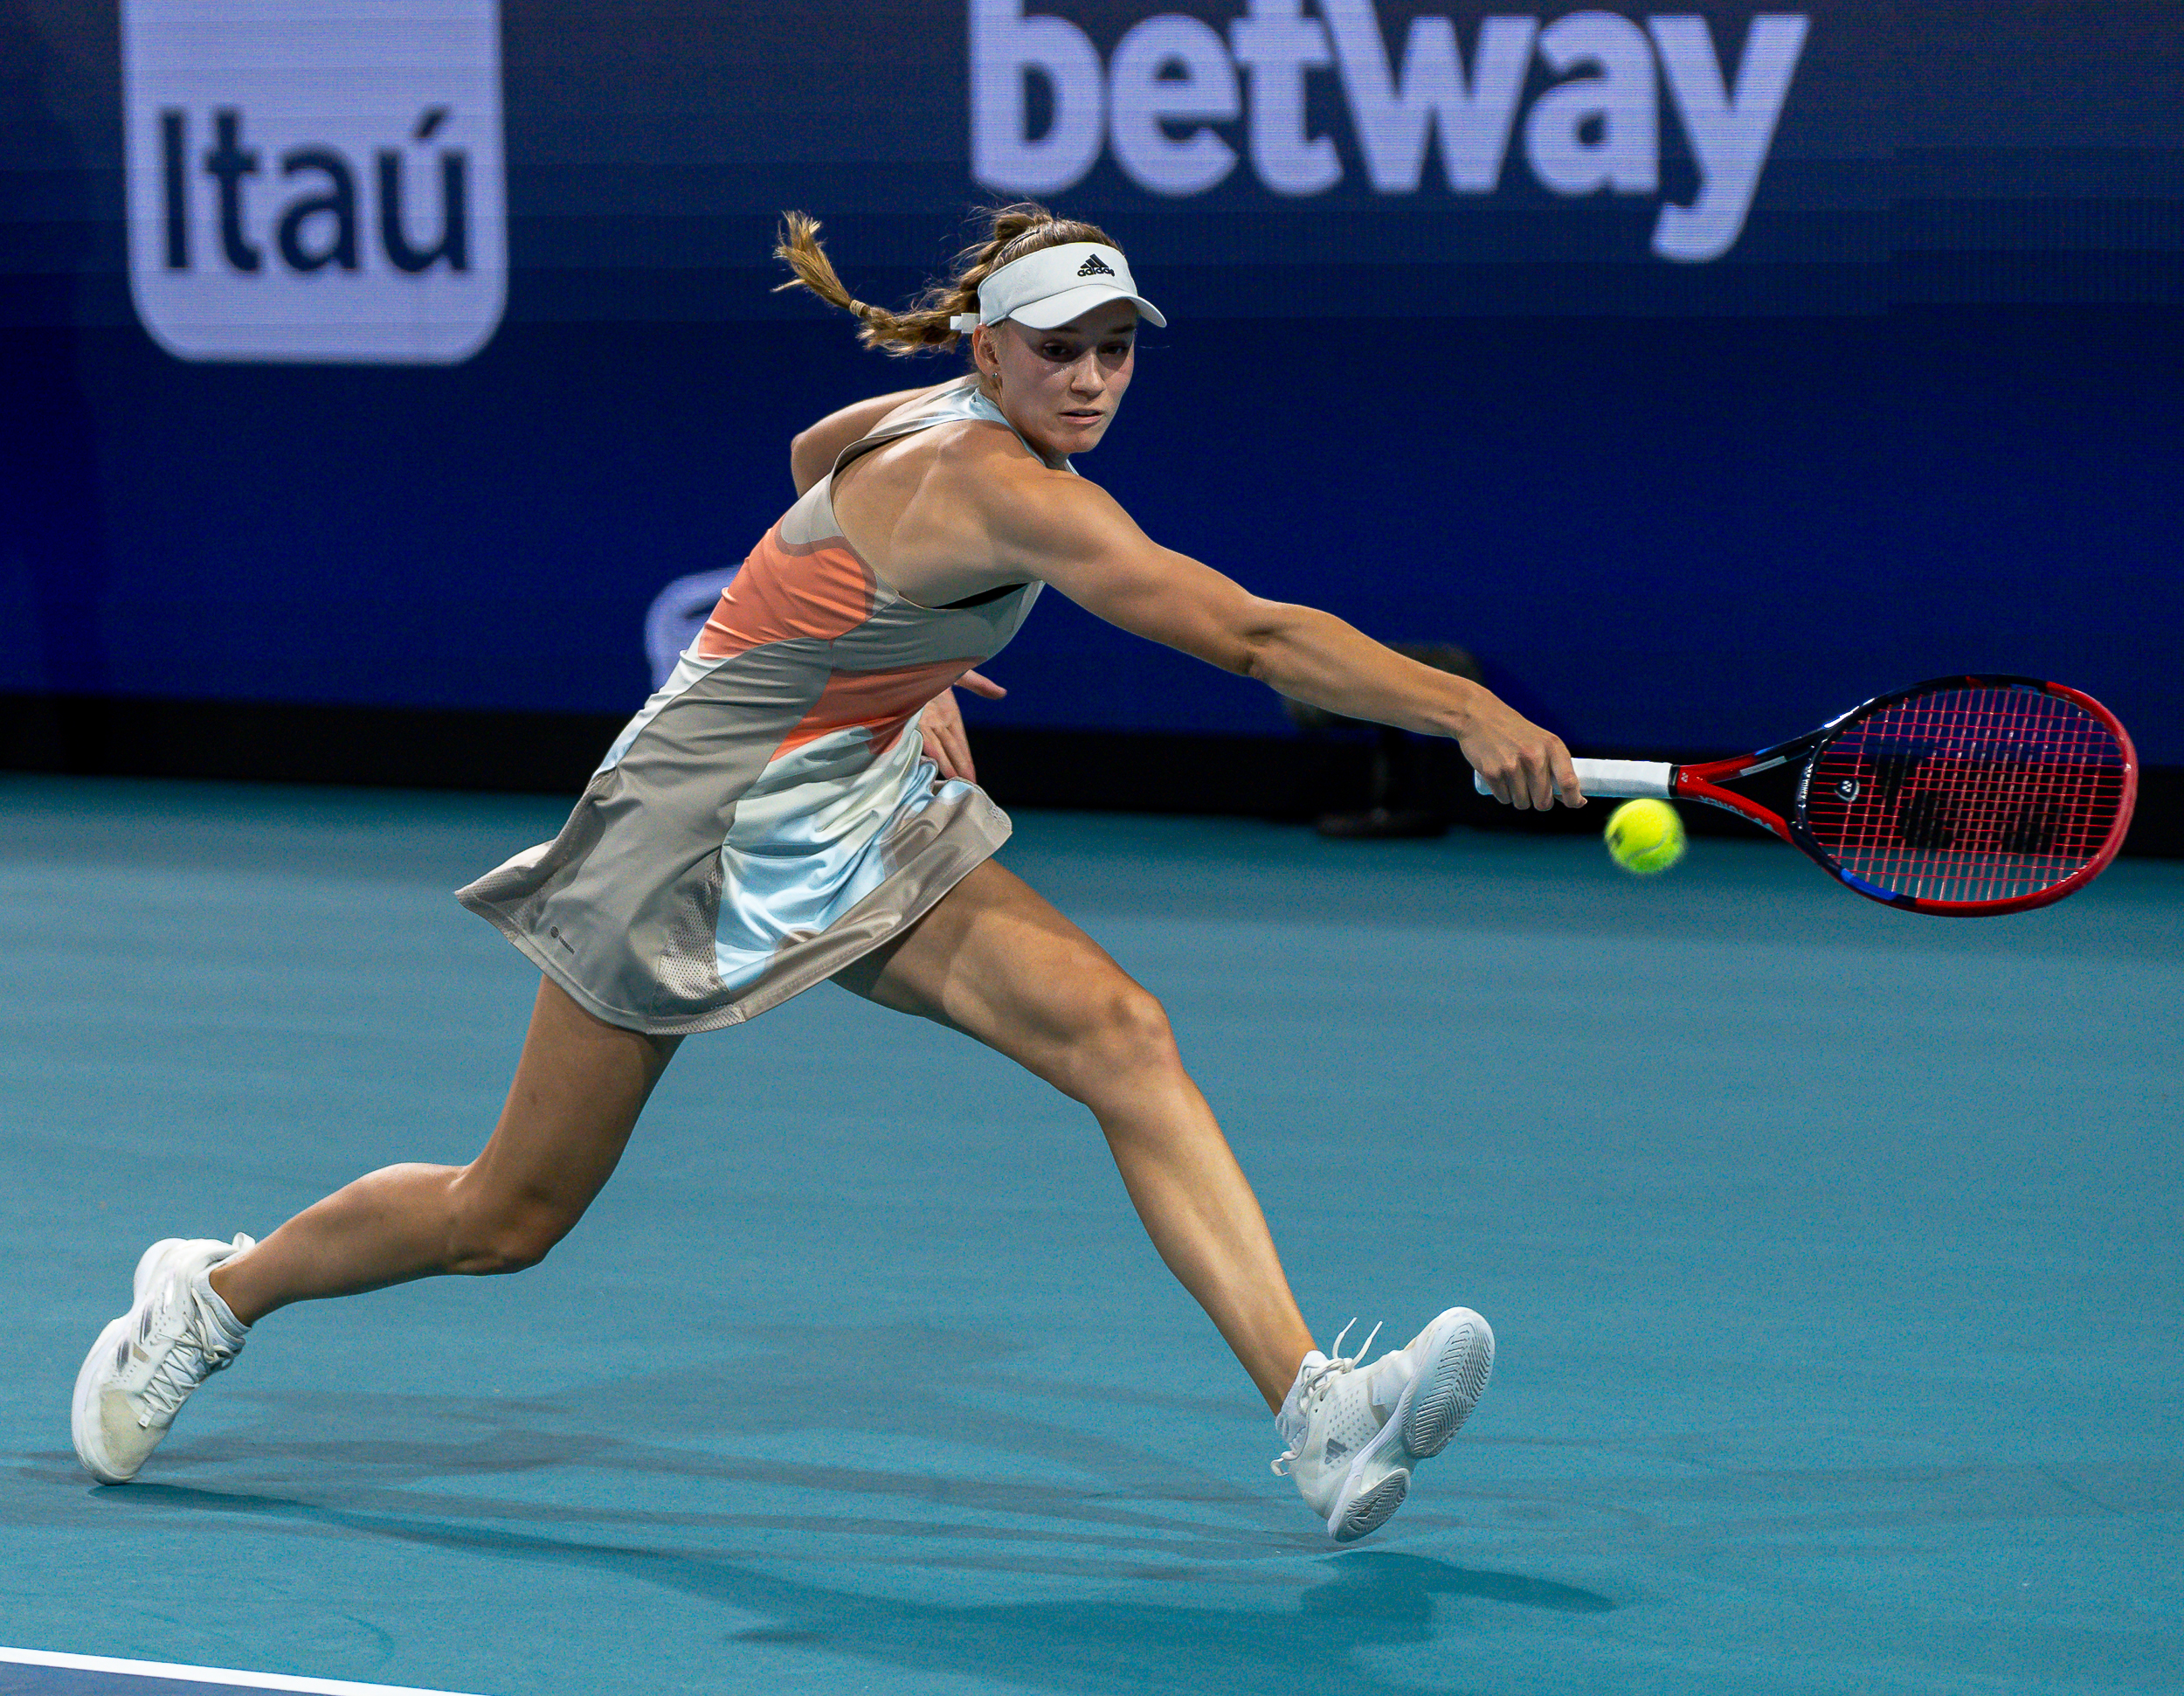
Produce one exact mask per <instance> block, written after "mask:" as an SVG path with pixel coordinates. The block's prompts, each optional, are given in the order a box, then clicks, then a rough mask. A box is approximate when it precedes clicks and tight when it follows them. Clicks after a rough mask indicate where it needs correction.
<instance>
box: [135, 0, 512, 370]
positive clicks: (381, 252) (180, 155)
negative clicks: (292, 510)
mask: <svg viewBox="0 0 2184 1696" xmlns="http://www.w3.org/2000/svg"><path fill="white" fill-rule="evenodd" d="M121 10H122V17H121V22H122V31H121V37H122V59H123V79H122V80H123V100H124V118H125V128H126V130H127V134H128V212H129V286H130V293H131V294H132V296H133V297H134V299H135V303H136V310H137V315H138V316H139V317H140V318H141V319H142V321H143V323H144V328H145V329H147V330H149V332H150V333H151V336H152V337H153V339H154V340H156V342H158V343H159V344H160V345H161V346H162V347H163V348H165V349H166V350H168V351H169V353H171V354H174V355H175V356H176V357H177V358H182V359H213V360H230V359H232V360H294V361H312V362H326V363H360V362H370V363H382V362H384V363H404V364H445V363H452V362H453V361H456V360H461V359H467V358H468V357H470V356H471V355H472V354H473V353H475V352H476V351H477V350H479V349H480V348H481V347H482V346H484V345H485V343H486V342H487V340H488V339H489V338H490V337H491V336H492V335H493V332H494V329H495V328H496V327H497V326H498V325H499V323H500V322H501V307H502V303H503V301H504V298H505V296H506V293H507V274H508V241H507V235H506V219H505V216H504V213H503V211H502V205H503V198H504V191H503V183H502V176H503V173H502V166H501V72H500V17H499V7H498V0H408V3H405V5H404V10H403V22H404V25H405V26H410V27H429V29H430V31H431V32H432V42H433V52H432V55H431V57H430V58H429V59H425V58H423V57H421V56H417V55H411V54H404V53H390V52H388V50H387V44H386V42H385V40H384V30H385V28H386V24H385V21H384V19H381V18H379V17H377V14H376V13H375V12H374V11H373V10H371V9H370V8H366V9H364V10H362V11H360V10H358V9H357V8H356V6H355V5H354V3H351V0H283V3H282V4H280V5H279V6H267V5H265V4H264V3H262V0H199V3H197V4H194V5H192V6H190V7H176V5H174V4H173V3H171V0H123V4H122V9H121Z"/></svg>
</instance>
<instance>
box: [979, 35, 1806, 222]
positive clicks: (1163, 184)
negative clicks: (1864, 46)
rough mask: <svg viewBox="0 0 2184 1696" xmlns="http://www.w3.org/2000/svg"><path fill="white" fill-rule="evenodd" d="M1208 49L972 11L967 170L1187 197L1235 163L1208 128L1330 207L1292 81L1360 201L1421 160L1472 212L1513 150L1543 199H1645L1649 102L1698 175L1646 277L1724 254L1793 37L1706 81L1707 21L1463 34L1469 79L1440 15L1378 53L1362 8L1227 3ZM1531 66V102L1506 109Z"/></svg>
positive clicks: (1740, 216) (1325, 157)
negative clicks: (1337, 92) (1435, 158)
mask: <svg viewBox="0 0 2184 1696" xmlns="http://www.w3.org/2000/svg"><path fill="white" fill-rule="evenodd" d="M1248 7H1249V9H1248V10H1247V11H1246V12H1245V13H1244V15H1243V16H1242V17H1239V18H1236V19H1235V20H1234V22H1232V23H1231V24H1229V26H1228V31H1227V34H1226V35H1225V36H1224V35H1223V34H1222V33H1221V32H1220V31H1218V30H1216V29H1214V28H1213V26H1212V25H1211V24H1206V23H1203V22H1201V21H1200V20H1199V19H1198V18H1195V17H1180V16H1174V15H1170V16H1165V17H1149V18H1146V19H1145V20H1144V22H1142V23H1140V24H1137V25H1136V26H1135V27H1134V28H1132V29H1131V30H1130V32H1129V33H1128V34H1126V35H1125V36H1123V38H1122V40H1121V41H1120V42H1119V43H1117V44H1116V48H1115V52H1114V54H1113V56H1112V57H1111V58H1110V59H1109V60H1108V62H1107V63H1106V64H1105V65H1102V64H1101V62H1100V55H1099V52H1098V50H1097V49H1096V48H1095V47H1094V45H1092V42H1091V40H1090V38H1089V37H1088V36H1086V34H1085V33H1084V31H1082V30H1080V29H1079V28H1078V27H1077V26H1076V25H1075V24H1072V23H1070V22H1068V20H1067V19H1066V18H1061V17H1049V16H1045V15H1037V14H1033V15H1027V14H1026V12H1025V10H1024V0H971V172H972V175H973V176H975V177H977V178H978V181H979V182H980V183H983V184H984V185H985V186H986V187H988V188H991V189H998V190H1002V191H1004V192H1008V193H1019V194H1054V193H1058V192H1060V191H1061V190H1064V189H1067V188H1068V187H1069V186H1070V185H1071V184H1073V183H1075V182H1077V181H1078V180H1079V179H1080V178H1082V177H1083V176H1084V175H1085V173H1086V172H1088V171H1089V170H1091V169H1092V167H1093V165H1094V164H1095V163H1097V161H1098V159H1099V157H1100V153H1101V150H1102V148H1105V149H1109V150H1111V151H1112V153H1113V155H1114V157H1115V162H1116V164H1117V165H1119V166H1120V167H1121V168H1122V170H1123V172H1124V174H1125V175H1127V176H1128V177H1130V180H1131V181H1133V182H1135V183H1137V184H1138V185H1139V186H1140V187H1142V188H1144V189H1147V190H1151V192H1152V193H1155V194H1162V195H1193V194H1203V193H1204V192H1205V191H1206V190H1208V189H1210V188H1212V187H1213V186H1214V185H1215V184H1216V183H1220V182H1221V181H1223V180H1224V179H1225V178H1227V177H1228V175H1229V174H1230V173H1231V172H1232V171H1234V170H1235V169H1236V167H1237V164H1238V163H1239V159H1238V154H1237V149H1236V148H1235V146H1234V145H1233V143H1232V141H1231V139H1230V138H1229V137H1227V136H1225V135H1222V134H1221V133H1220V132H1219V131H1218V130H1217V129H1216V128H1214V126H1216V125H1219V124H1224V123H1229V122H1232V121H1234V120H1236V119H1239V118H1241V119H1242V120H1243V125H1242V128H1243V134H1242V136H1241V141H1242V142H1243V151H1244V155H1245V156H1247V157H1248V159H1249V161H1250V168H1251V170H1252V171H1253V173H1254V175H1255V176H1256V177H1258V179H1259V181H1260V182H1261V183H1262V184H1264V185H1265V187H1266V188H1268V190H1272V191H1273V192H1274V193H1275V194H1282V195H1312V194H1319V193H1322V192H1324V190H1328V189H1330V188H1332V187H1334V185H1335V184H1336V183H1339V182H1340V181H1341V180H1342V177H1343V172H1344V165H1343V160H1342V157H1341V156H1340V155H1339V154H1338V153H1337V150H1336V146H1335V142H1334V141H1333V139H1332V138H1331V137H1330V136H1326V135H1313V134H1311V133H1310V128H1309V126H1308V124H1307V122H1306V118H1305V93H1306V83H1307V79H1308V78H1310V77H1313V76H1326V75H1330V74H1331V75H1332V77H1333V78H1334V79H1335V81H1336V83H1337V87H1339V88H1340V89H1341V91H1342V95H1343V99H1344V102H1345V104H1346V105H1347V107H1348V108H1349V115H1350V127H1351V135H1352V136H1353V137H1354V139H1355V153H1356V156H1357V158H1358V161H1359V162H1360V163H1362V164H1363V166H1364V169H1365V176H1366V177H1367V178H1368V179H1369V180H1370V181H1371V183H1372V187H1373V189H1374V190H1376V191H1377V192H1379V193H1381V194H1415V193H1417V192H1419V191H1420V189H1421V187H1422V186H1424V184H1425V182H1426V165H1427V151H1428V143H1429V142H1434V143H1437V151H1438V153H1439V155H1440V165H1441V176H1442V177H1443V180H1444V182H1445V183H1446V185H1447V188H1448V190H1449V191H1450V192H1452V193H1455V194H1491V193H1493V192H1494V190H1496V188H1497V187H1498V186H1499V185H1500V183H1501V180H1502V172H1503V167H1504V163H1505V162H1506V160H1507V157H1508V155H1509V153H1510V148H1511V143H1512V141H1513V140H1515V141H1517V144H1518V145H1520V146H1521V148H1522V149H1523V153H1524V163H1525V164H1526V165H1527V166H1528V167H1529V168H1530V169H1531V173H1532V175H1533V176H1534V177H1537V178H1538V180H1539V182H1540V183H1543V184H1544V185H1545V187H1547V188H1548V189H1550V190H1553V191H1554V192H1555V193H1557V194H1561V195H1572V196H1575V195H1588V194H1594V193H1599V192H1601V191H1603V190H1605V191H1606V192H1608V193H1611V194H1621V195H1652V194H1658V193H1659V192H1660V177H1661V144H1660V132H1661V97H1662V88H1663V87H1664V86H1665V87H1666V90H1667V93H1668V97H1669V99H1670V100H1673V101H1674V103H1675V107H1676V116H1677V118H1678V119H1679V120H1680V121H1681V122H1682V124H1683V134H1684V135H1685V136H1686V137H1687V138H1688V140H1689V142H1690V149H1691V156H1692V158H1693V161H1694V163H1696V164H1697V170H1698V192H1697V196H1696V197H1694V198H1693V200H1692V202H1691V204H1690V205H1688V206H1679V205H1672V204H1664V205H1662V208H1661V215H1660V218H1659V219H1658V220H1657V221H1656V223H1655V226H1654V232H1653V251H1654V252H1655V253H1656V254H1658V255H1659V256H1660V257H1661V258H1662V259H1666V260H1711V259H1718V258H1719V257H1720V256H1721V255H1722V254H1724V253H1727V252H1728V251H1729V249H1730V247H1731V245H1733V244H1734V243H1735V241H1736V239H1737V237H1738V233H1739V232H1741V231H1742V230H1743V228H1744V223H1745V214H1746V213H1747V212H1748V211H1750V210H1751V207H1752V193H1753V191H1754V190H1756V189H1757V188H1758V187H1759V173H1760V171H1761V170H1763V169H1765V167H1766V158H1767V152H1768V149H1770V148H1771V147H1772V146H1773V141H1774V128H1775V123H1776V121H1777V120H1778V119H1779V118H1780V116H1781V113H1782V104H1783V101H1784V100H1785V99H1786V98H1787V96H1788V93H1789V87H1790V79H1791V76H1792V75H1793V73H1794V72H1795V71H1796V68H1797V60H1798V55H1799V54H1800V52H1802V51H1803V49H1804V45H1805V36H1806V32H1807V25H1808V23H1809V20H1808V19H1807V17H1805V16H1804V15H1803V14H1801V13H1791V12H1766V13H1762V14H1760V15H1759V16H1758V17H1754V18H1753V19H1752V23H1751V24H1750V26H1749V27H1748V29H1747V30H1746V31H1745V42H1744V52H1743V54H1742V56H1741V58H1740V59H1739V60H1738V65H1737V66H1736V68H1735V70H1734V72H1733V73H1730V72H1728V71H1725V70H1724V63H1723V59H1722V56H1721V55H1720V53H1719V52H1717V48H1716V45H1715V42H1714V39H1713V37H1712V35H1711V31H1709V30H1708V28H1707V24H1706V20H1705V19H1704V18H1703V17H1697V16H1692V15H1683V14H1677V15H1672V16H1658V17H1648V18H1646V19H1645V20H1644V22H1643V23H1642V24H1641V23H1638V22H1635V21H1634V20H1632V19H1630V18H1628V17H1621V16H1619V15H1617V14H1616V13H1614V12H1606V11H1581V12H1572V13H1571V14H1570V15H1569V16H1567V17H1559V18H1557V19H1555V20H1554V21H1553V22H1552V23H1550V24H1545V25H1544V26H1543V25H1542V24H1541V22H1540V20H1539V19H1538V18H1537V17H1488V18H1485V19H1483V20H1482V21H1481V23H1480V24H1479V27H1478V32H1477V35H1476V38H1475V40H1474V42H1473V44H1472V47H1471V52H1470V58H1469V64H1467V63H1466V62H1465V59H1464V55H1463V54H1462V52H1461V51H1460V50H1459V47H1458V45H1457V40H1456V31H1455V26H1454V24H1451V23H1450V21H1449V20H1448V18H1446V17H1414V18H1413V19H1412V20H1411V24H1410V29H1409V31H1408V32H1407V34H1406V37H1405V38H1404V40H1403V43H1402V45H1401V47H1400V50H1392V49H1391V45H1390V43H1389V41H1388V39H1387V37H1386V35H1385V34H1384V33H1383V31H1382V30H1381V27H1380V20H1379V16H1378V15H1377V13H1376V12H1375V11H1374V10H1373V6H1372V0H1314V3H1313V5H1312V7H1311V10H1310V11H1307V10H1306V9H1305V5H1304V0H1248ZM1535 62H1537V63H1539V64H1542V65H1544V66H1545V69H1546V71H1547V72H1548V73H1550V74H1551V75H1552V76H1554V77H1557V78H1561V79H1563V80H1560V81H1556V82H1552V83H1550V84H1549V85H1548V86H1547V87H1545V89H1544V90H1543V91H1542V92H1541V93H1539V94H1538V97H1537V98H1535V99H1534V100H1532V102H1531V107H1530V109H1529V110H1527V111H1525V112H1524V120H1523V125H1522V130H1521V137H1520V136H1519V130H1518V122H1517V108H1518V107H1519V105H1520V104H1521V103H1522V100H1523V96H1524V88H1525V85H1526V82H1527V80H1529V79H1530V77H1531V72H1532V67H1533V66H1534V64H1535ZM1034 75H1036V76H1039V77H1040V78H1042V79H1044V80H1045V81H1046V83H1047V90H1048V92H1049V93H1050V94H1051V96H1052V105H1053V111H1054V115H1053V120H1052V121H1051V122H1050V123H1048V124H1047V127H1046V128H1045V130H1044V132H1043V133H1041V134H1040V135H1032V134H1030V133H1029V129H1030V121H1031V114H1030V110H1029V104H1030V103H1029V100H1028V99H1027V93H1028V91H1027V87H1026V81H1027V79H1028V78H1029V77H1031V76H1034Z"/></svg>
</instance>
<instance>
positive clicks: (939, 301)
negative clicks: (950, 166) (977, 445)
mask: <svg viewBox="0 0 2184 1696" xmlns="http://www.w3.org/2000/svg"><path fill="white" fill-rule="evenodd" d="M974 217H975V218H976V219H977V220H978V223H979V224H980V225H983V226H984V227H983V229H982V230H981V232H980V233H979V235H978V239H976V240H974V241H972V242H971V245H970V246H968V247H965V248H964V250H963V252H961V253H958V254H957V255H956V263H955V269H954V272H953V273H952V274H951V275H950V276H949V277H948V278H946V279H945V280H940V281H935V282H931V283H929V284H927V285H926V287H925V292H924V293H923V294H921V295H919V296H918V297H917V301H916V304H914V305H913V306H911V307H910V308H908V309H907V310H905V311H902V312H889V311H888V309H887V308H885V307H878V306H867V304H866V303H865V302H864V301H860V300H857V299H855V298H854V296H852V295H851V294H850V292H849V291H848V290H847V288H845V287H842V280H841V279H840V277H838V276H836V275H835V274H834V267H833V262H832V261H831V260H828V259H827V257H826V249H825V248H824V247H822V246H819V220H818V219H817V218H813V217H812V216H811V215H810V214H809V213H808V212H784V213H783V214H782V215H781V239H780V240H779V242H778V243H777V244H776V246H775V247H774V250H773V256H774V257H775V258H776V259H778V260H781V261H782V262H783V263H784V264H785V265H787V266H788V267H789V268H790V269H791V271H793V272H795V273H796V275H794V276H793V277H791V278H790V279H789V280H788V281H786V282H784V283H782V284H781V285H779V287H777V288H776V289H775V290H774V293H775V294H779V293H780V292H781V290H782V289H784V288H808V289H810V290H811V291H812V294H816V295H818V296H819V299H821V300H822V301H826V303H827V304H828V305H829V306H838V307H840V308H841V309H842V310H843V311H845V312H847V313H851V314H854V315H855V317H856V319H857V322H858V330H857V339H858V340H859V341H860V342H861V343H864V344H865V346H867V347H868V348H879V349H881V350H885V351H886V352H888V353H891V354H897V355H901V354H912V353H916V352H919V351H920V350H923V349H926V348H945V347H951V346H953V345H954V344H955V343H956V342H957V340H958V339H959V338H958V335H957V331H956V330H955V329H954V328H952V327H951V326H950V323H949V322H948V321H949V320H950V318H953V317H954V316H955V315H957V313H959V312H976V311H977V310H978V285H979V284H980V283H982V282H984V281H985V280H986V279H987V278H988V277H990V276H992V274H993V273H995V272H996V271H998V270H999V269H1000V268H1001V267H1003V266H1005V265H1006V264H1008V263H1009V262H1010V261H1011V260H1020V259H1022V258H1023V257H1024V255H1025V254H1026V253H1038V252H1040V250H1041V249H1042V248H1047V247H1060V246H1063V245H1065V244H1066V243H1068V242H1072V241H1096V242H1100V243H1102V244H1103V245H1105V246H1109V247H1112V246H1115V244H1114V242H1113V241H1112V240H1110V239H1109V237H1108V235H1107V232H1105V231H1103V230H1102V229H1100V228H1099V227H1098V226H1097V225H1092V224H1085V223H1082V222H1080V221H1079V220H1078V219H1076V218H1057V217H1055V216H1054V213H1052V212H1050V211H1047V209H1046V208H1045V207H1044V206H1042V205H1040V204H1039V203H1038V202H1037V201H1034V200H1019V201H1017V202H1015V203H1014V204H1012V205H1007V206H985V207H981V208H979V209H978V211H977V212H976V213H975V214H974Z"/></svg>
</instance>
